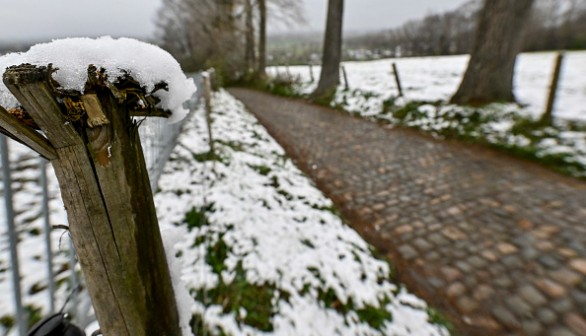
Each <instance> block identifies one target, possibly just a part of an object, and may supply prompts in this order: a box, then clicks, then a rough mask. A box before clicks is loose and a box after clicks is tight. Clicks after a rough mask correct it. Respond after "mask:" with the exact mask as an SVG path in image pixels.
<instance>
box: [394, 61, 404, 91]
mask: <svg viewBox="0 0 586 336" xmlns="http://www.w3.org/2000/svg"><path fill="white" fill-rule="evenodd" d="M392 67H393V75H394V76H395V83H397V90H399V97H403V87H402V86H401V79H400V78H399V70H397V64H395V63H394V62H393V64H392Z"/></svg>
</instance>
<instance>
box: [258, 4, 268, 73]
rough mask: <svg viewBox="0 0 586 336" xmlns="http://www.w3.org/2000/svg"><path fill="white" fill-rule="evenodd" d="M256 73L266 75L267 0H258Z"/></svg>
mask: <svg viewBox="0 0 586 336" xmlns="http://www.w3.org/2000/svg"><path fill="white" fill-rule="evenodd" d="M258 13H259V27H258V71H257V72H258V75H259V76H265V75H266V70H265V68H266V66H267V1H266V0H258Z"/></svg>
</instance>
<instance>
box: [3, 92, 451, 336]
mask: <svg viewBox="0 0 586 336" xmlns="http://www.w3.org/2000/svg"><path fill="white" fill-rule="evenodd" d="M213 115H214V126H213V133H214V137H215V143H216V151H217V157H214V158H212V157H209V156H208V155H206V154H207V152H208V144H207V140H206V139H207V136H206V134H207V133H206V132H207V131H206V124H205V118H204V116H203V112H202V111H196V113H195V114H193V116H192V119H191V120H189V121H187V123H186V126H185V129H184V132H183V134H182V135H181V136H180V139H179V144H178V146H177V147H176V149H175V151H174V153H173V154H172V156H171V160H170V161H169V163H168V164H167V166H166V167H165V171H164V172H163V175H162V176H161V180H160V183H159V190H158V193H157V194H156V196H155V201H156V204H157V212H158V215H159V218H160V225H161V230H162V232H163V237H164V240H165V245H166V248H167V250H168V251H167V252H168V255H169V257H170V258H171V259H172V265H173V273H174V278H175V280H176V281H175V286H176V290H177V291H178V298H179V301H180V304H181V307H182V308H183V312H187V315H188V316H187V317H186V318H184V319H183V321H184V324H187V323H190V324H191V326H192V328H193V332H194V333H195V334H199V333H202V332H203V331H204V330H205V331H207V332H210V334H212V335H213V334H220V333H221V332H223V333H224V334H227V335H304V336H305V335H446V334H447V331H446V330H445V328H443V327H441V326H437V325H435V324H433V323H431V322H430V321H429V320H430V316H429V313H428V308H427V306H426V304H425V302H423V301H422V300H420V299H418V298H417V297H415V296H413V295H412V294H409V293H408V292H407V291H406V290H405V289H404V288H403V287H402V286H401V285H400V284H396V283H394V282H393V280H392V278H391V272H390V267H389V265H388V264H387V263H386V262H385V261H381V260H378V259H376V258H374V257H373V255H372V251H371V248H370V247H369V246H368V244H367V243H365V242H364V241H363V240H362V239H361V238H360V237H359V236H358V234H357V233H356V232H354V231H353V230H352V229H350V228H349V227H347V226H346V225H345V224H344V223H342V221H341V220H340V218H339V217H338V216H337V215H336V213H335V211H334V210H333V207H332V203H331V201H330V200H328V199H327V198H325V197H324V196H323V195H322V194H321V193H320V192H319V191H318V190H317V189H316V188H315V187H314V186H313V185H312V183H311V182H310V181H309V180H308V179H307V178H306V177H305V176H304V175H303V174H302V173H301V172H300V171H299V170H298V169H297V168H296V167H295V166H294V165H293V163H292V162H291V160H289V159H288V158H287V157H286V156H285V154H284V151H283V149H282V148H281V147H279V146H278V145H277V144H276V142H275V141H274V140H272V139H271V138H270V136H269V135H268V133H267V132H266V131H265V130H264V128H262V127H261V126H260V125H259V124H258V123H257V121H256V120H255V119H254V118H253V117H252V116H251V115H250V114H248V113H247V112H246V111H245V110H244V107H243V105H242V104H240V103H239V102H237V101H236V100H235V99H233V98H232V97H231V96H230V95H228V94H227V93H225V92H223V91H222V92H220V93H217V94H216V95H215V97H214V114H213ZM11 149H12V155H13V157H14V161H13V162H21V165H19V166H18V167H17V171H16V172H15V179H17V180H18V181H22V182H18V183H24V184H22V185H21V184H17V185H18V188H17V189H18V191H17V193H16V194H17V200H18V202H16V203H17V208H18V209H17V210H18V212H21V214H20V215H19V217H18V218H17V219H18V222H22V221H25V222H27V223H29V224H27V227H26V230H25V229H23V230H22V231H23V232H22V233H21V239H22V243H21V245H20V252H21V264H22V265H23V267H22V271H23V272H22V273H23V285H24V288H25V291H24V292H25V302H26V303H27V304H30V305H31V306H34V307H36V308H40V309H41V314H42V315H45V314H46V313H47V309H48V300H47V297H48V296H47V291H46V289H45V288H44V286H45V284H46V274H45V272H44V269H45V266H44V265H45V264H44V258H43V251H44V244H43V242H42V240H41V238H40V237H41V236H42V235H39V234H38V231H40V230H42V221H41V219H39V218H35V219H32V220H25V219H26V218H29V217H33V218H34V217H36V216H37V213H38V212H39V211H40V206H39V202H40V195H39V190H38V189H39V188H38V185H37V182H36V178H37V174H38V173H37V172H36V169H37V168H36V167H35V165H34V163H35V162H36V161H38V159H37V158H35V157H34V155H32V154H31V153H30V152H29V151H28V150H27V149H25V148H23V147H21V146H19V145H15V144H13V143H12V144H11ZM50 175H51V174H50ZM51 176H52V175H51ZM50 181H51V193H52V196H53V200H52V201H51V209H52V219H53V223H54V224H58V223H64V221H65V214H64V211H63V206H62V204H61V203H60V200H59V195H58V190H57V184H56V181H55V179H54V177H52V178H51V180H50ZM21 186H22V187H21ZM0 216H3V214H1V213H0ZM2 218H3V217H2ZM32 228H35V230H32ZM0 230H1V231H0V232H1V234H0V237H1V239H3V240H2V245H1V246H2V247H1V249H0V262H1V267H0V269H2V270H3V271H1V272H0V317H6V316H10V315H13V313H14V307H13V301H12V295H11V293H12V290H11V285H10V281H9V279H10V278H9V274H10V270H9V269H8V268H9V267H8V265H9V264H8V261H9V258H8V254H7V244H6V240H5V239H6V238H5V237H6V235H5V231H6V228H5V227H4V225H2V227H0ZM60 238H61V232H58V231H57V232H53V241H54V246H55V248H56V249H57V250H59V251H61V252H59V253H58V260H57V264H58V265H65V264H66V263H67V257H66V256H67V245H68V244H67V243H66V241H67V238H66V236H65V238H63V240H64V241H62V242H61V245H59V239H60ZM58 267H64V266H58ZM41 270H42V271H41ZM68 274H69V272H67V271H63V272H60V276H59V279H62V280H67V277H68ZM178 279H180V281H177V280H178ZM177 286H178V287H177ZM34 287H36V288H38V291H36V293H34V294H33V293H31V290H30V289H31V288H34ZM67 294H68V290H67V288H66V286H61V287H60V289H59V291H58V294H57V298H58V300H57V306H58V307H59V306H60V305H61V304H62V303H63V301H64V300H65V298H66V297H67ZM202 321H204V322H203V323H202ZM93 328H94V327H91V328H88V329H87V330H88V331H93ZM5 332H6V331H2V328H0V334H4V333H5ZM10 334H11V335H13V334H14V331H12V333H10ZM187 334H189V333H187Z"/></svg>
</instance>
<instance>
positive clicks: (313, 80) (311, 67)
mask: <svg viewBox="0 0 586 336" xmlns="http://www.w3.org/2000/svg"><path fill="white" fill-rule="evenodd" d="M309 78H310V80H311V82H312V83H313V82H315V77H313V65H312V64H311V63H310V64H309Z"/></svg>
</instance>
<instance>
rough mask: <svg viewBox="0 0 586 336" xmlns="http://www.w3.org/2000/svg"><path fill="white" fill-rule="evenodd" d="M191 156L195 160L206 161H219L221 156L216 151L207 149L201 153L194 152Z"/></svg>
mask: <svg viewBox="0 0 586 336" xmlns="http://www.w3.org/2000/svg"><path fill="white" fill-rule="evenodd" d="M193 158H194V159H195V161H197V162H206V161H217V162H221V161H222V158H221V157H220V156H219V155H218V154H217V153H216V152H212V151H207V152H203V153H194V154H193Z"/></svg>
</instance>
